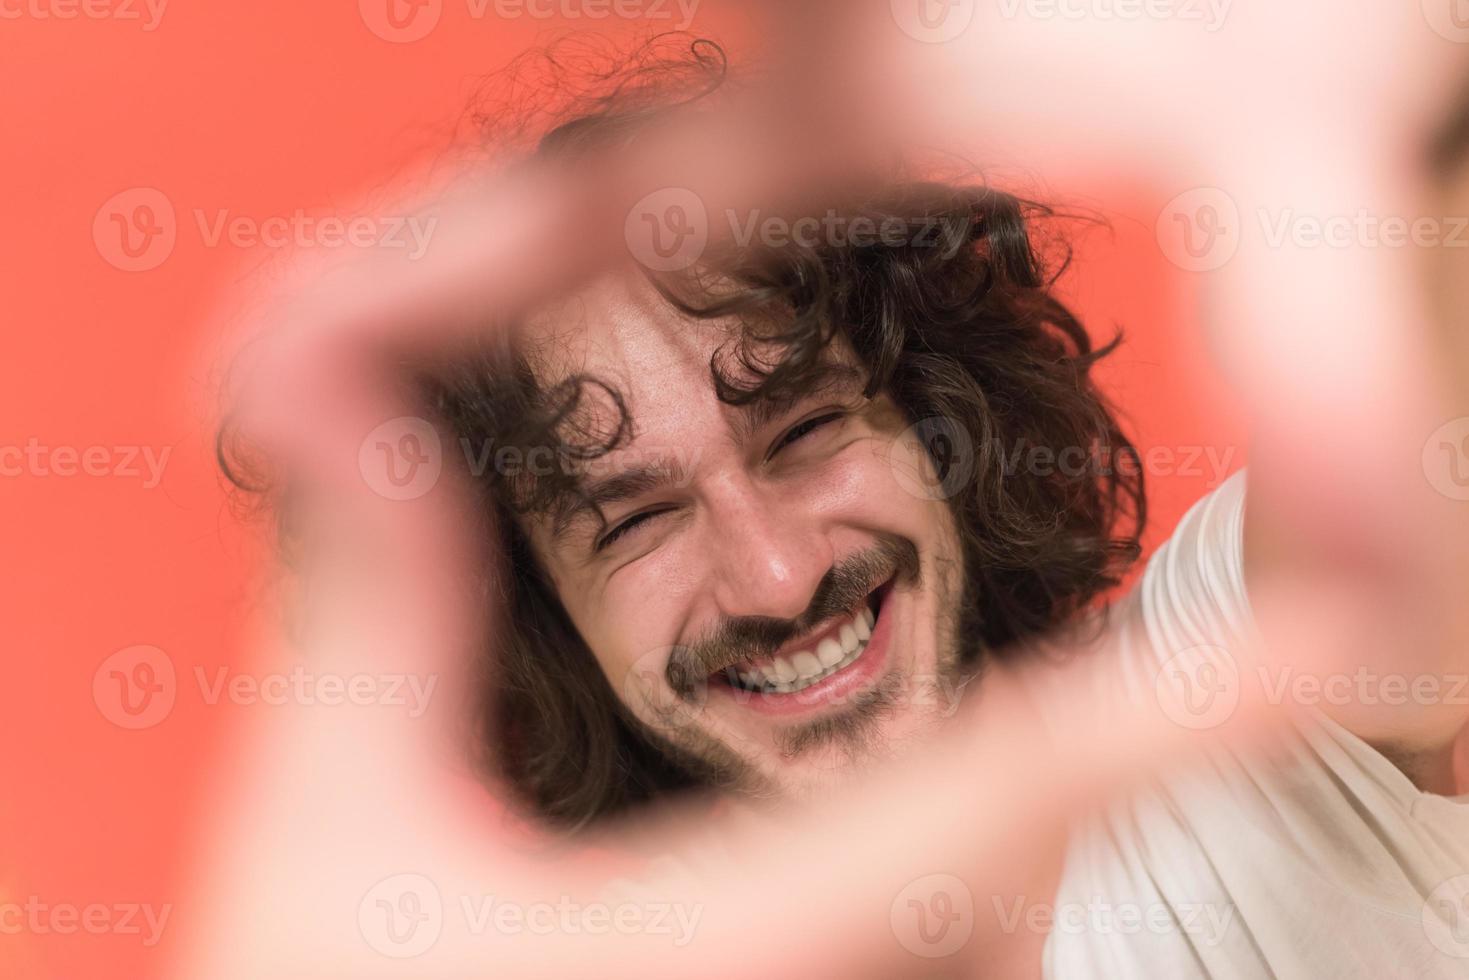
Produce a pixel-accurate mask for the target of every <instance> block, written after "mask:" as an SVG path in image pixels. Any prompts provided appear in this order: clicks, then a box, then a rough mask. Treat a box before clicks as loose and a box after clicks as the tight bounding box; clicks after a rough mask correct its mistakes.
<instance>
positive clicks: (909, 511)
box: [801, 435, 954, 551]
mask: <svg viewBox="0 0 1469 980" xmlns="http://www.w3.org/2000/svg"><path fill="white" fill-rule="evenodd" d="M915 474H916V475H915ZM931 474H932V466H931V465H930V464H929V461H928V457H927V454H926V453H924V452H923V449H922V447H921V446H920V445H919V444H918V443H917V442H914V441H913V440H911V439H909V438H907V437H906V435H905V436H904V437H902V438H898V439H891V438H873V439H866V440H863V441H862V442H860V443H858V444H856V445H853V446H851V447H850V448H849V449H848V450H847V451H846V452H844V453H842V454H841V456H840V457H838V458H837V459H835V460H833V461H832V464H831V465H830V466H828V467H825V468H823V469H822V471H820V472H819V473H816V474H813V475H812V477H811V479H810V481H809V483H808V484H806V485H804V486H803V487H802V488H801V494H802V495H803V496H804V497H805V499H807V500H809V501H811V502H812V504H813V508H814V510H813V516H816V517H819V518H823V519H827V520H830V521H832V522H833V523H835V524H839V525H843V526H847V527H855V528H859V529H861V530H864V531H869V532H877V533H884V534H896V535H900V536H902V537H905V538H908V539H910V540H912V541H913V542H914V543H915V544H917V545H918V546H919V549H920V551H923V550H930V549H935V548H938V549H940V550H944V551H947V550H949V549H948V545H947V541H948V539H949V538H951V537H952V536H953V527H954V524H953V519H952V515H951V513H950V510H949V507H948V505H947V503H946V502H945V501H944V500H943V499H942V497H940V496H938V495H936V494H934V493H932V492H930V490H929V488H931V487H932V486H933V485H934V484H933V481H932V480H931V479H929V477H930V476H931Z"/></svg>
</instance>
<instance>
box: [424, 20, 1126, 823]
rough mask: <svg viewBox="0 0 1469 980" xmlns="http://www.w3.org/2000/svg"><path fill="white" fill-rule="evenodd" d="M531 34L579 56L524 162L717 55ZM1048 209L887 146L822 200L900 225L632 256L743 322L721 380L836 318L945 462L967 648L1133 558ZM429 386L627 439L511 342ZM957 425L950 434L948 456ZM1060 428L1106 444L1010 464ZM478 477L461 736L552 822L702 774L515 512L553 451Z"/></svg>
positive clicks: (583, 381)
mask: <svg viewBox="0 0 1469 980" xmlns="http://www.w3.org/2000/svg"><path fill="white" fill-rule="evenodd" d="M538 57H539V58H541V59H542V60H541V61H539V62H538V64H540V65H541V66H542V68H543V69H545V68H549V81H551V82H552V83H554V84H558V85H559V84H561V83H563V82H565V80H566V78H568V77H571V76H573V75H575V77H577V78H578V79H579V81H578V86H579V88H578V89H577V95H576V97H575V98H574V99H572V100H570V102H569V103H568V105H569V107H570V111H569V112H568V113H565V114H563V116H564V117H563V118H562V119H560V120H559V121H558V122H556V123H555V124H554V125H551V126H549V128H546V129H544V130H543V132H544V135H542V136H541V137H540V139H539V141H538V143H537V144H536V145H535V147H534V148H533V149H532V150H531V151H530V154H531V156H532V158H533V159H542V160H555V159H558V158H562V157H564V156H565V155H566V154H574V153H578V152H580V151H582V150H584V149H585V148H587V147H589V146H592V145H596V144H599V143H601V144H606V143H617V142H619V141H622V140H625V139H626V138H628V135H629V134H631V133H635V132H636V131H637V130H638V128H639V127H641V126H643V125H646V124H648V122H649V121H650V120H653V119H656V118H657V117H658V115H659V114H660V113H662V112H665V111H668V110H669V109H671V108H674V107H677V108H680V109H682V108H685V107H687V106H689V105H690V104H693V103H696V102H697V101H698V100H700V99H704V98H707V97H709V96H710V94H711V93H714V92H715V91H716V90H718V89H719V87H720V85H721V84H723V82H724V80H725V76H726V74H727V66H726V62H725V58H724V55H723V52H722V51H721V49H720V48H719V47H718V46H717V45H715V44H713V43H712V42H708V41H704V40H697V39H695V40H690V39H687V38H681V37H674V38H670V37H668V36H663V37H660V38H657V39H655V40H654V41H653V42H651V43H648V44H645V45H643V46H640V47H639V48H637V49H636V50H634V51H632V52H630V53H628V54H626V55H624V56H622V57H621V58H620V59H619V60H618V61H617V62H616V63H615V64H610V65H607V64H604V65H602V66H601V67H600V68H598V69H596V70H592V71H588V72H584V73H582V74H576V73H575V72H573V71H572V70H571V68H570V67H569V65H568V63H567V62H566V60H565V59H564V56H561V55H557V54H555V53H543V54H541V55H539V56H538ZM589 78H590V81H589V80H588V79H589ZM548 98H549V96H548ZM490 118H491V120H492V121H493V117H490ZM1052 217H1054V215H1053V213H1052V212H1051V211H1050V210H1049V209H1047V208H1046V207H1044V206H1042V205H1039V204H1036V203H1033V202H1028V201H1025V200H1022V199H1020V198H1018V197H1015V196H1012V195H1010V194H1008V193H1005V192H1003V191H1000V190H998V189H995V188H993V187H991V186H988V185H987V184H985V183H984V182H982V181H974V180H971V181H964V180H951V179H949V180H937V179H924V178H921V177H917V176H914V175H912V174H911V173H908V172H905V171H902V170H899V169H895V170H894V172H893V174H892V175H891V177H890V179H888V180H886V181H884V182H883V183H882V184H881V185H880V186H879V187H877V188H876V189H875V190H869V191H867V192H865V193H864V194H862V195H861V198H860V199H859V200H855V201H848V202H845V204H844V205H843V209H842V212H841V218H842V220H843V222H844V223H845V225H846V226H847V227H857V224H858V220H859V219H866V221H867V222H870V225H869V226H870V227H876V228H884V229H889V230H891V229H898V233H896V234H886V233H885V234H883V235H881V236H877V237H875V238H872V239H866V240H862V241H857V240H856V236H852V238H850V239H848V240H845V241H841V242H834V241H822V242H820V243H818V244H810V243H799V242H796V241H790V242H787V243H785V244H782V245H779V246H775V245H771V244H768V243H758V242H757V243H753V244H744V245H740V246H734V245H732V244H729V243H726V244H724V245H723V246H716V247H714V248H711V250H710V251H709V252H708V253H706V254H704V255H703V256H701V258H700V261H699V262H698V264H697V265H696V266H694V267H693V268H691V269H689V270H687V271H683V272H677V273H653V272H648V273H646V274H647V276H648V278H649V279H650V280H651V281H652V283H653V284H654V285H655V286H656V287H657V289H658V291H659V292H660V294H661V295H662V297H663V299H664V300H665V301H666V302H667V303H669V304H670V305H671V306H672V307H673V308H675V309H676V310H678V311H679V312H680V313H682V314H683V315H685V316H688V317H692V318H697V319H722V318H733V322H736V323H738V324H741V325H742V326H741V329H740V331H738V333H737V335H736V336H733V337H732V338H731V340H730V341H729V342H728V343H726V344H725V345H724V346H722V347H721V348H720V349H719V351H718V352H717V353H716V354H715V356H714V357H713V358H712V359H711V361H710V365H709V371H710V383H711V385H713V387H714V390H715V391H716V393H717V395H718V397H719V398H720V399H722V400H723V401H725V402H727V403H730V404H747V403H751V402H755V401H759V400H763V399H791V398H794V397H797V396H798V395H799V394H800V393H801V392H802V391H804V390H807V389H808V388H809V387H810V386H811V385H812V384H813V383H814V382H815V380H816V379H817V378H818V376H819V374H820V372H821V371H822V369H823V366H824V365H825V364H826V363H827V362H828V358H827V356H826V355H827V354H828V353H829V351H830V350H831V348H832V346H833V345H834V344H835V343H838V342H840V343H842V344H844V345H845V346H846V347H847V348H848V349H849V350H850V352H851V353H852V354H854V355H855V356H856V358H857V360H858V361H859V362H860V364H861V367H862V370H863V372H864V374H865V376H866V379H867V380H866V391H865V394H866V395H867V396H869V397H871V396H876V395H879V394H881V395H885V396H887V397H889V398H890V399H891V400H892V401H893V402H894V403H895V404H896V405H897V406H898V408H899V409H900V410H901V411H902V412H903V413H904V415H905V416H906V419H907V421H908V423H911V424H917V425H918V430H917V431H918V432H919V433H920V435H926V436H929V437H932V438H928V439H926V440H925V446H926V448H927V449H928V450H929V452H930V455H931V457H932V458H933V461H934V465H935V469H936V471H937V473H938V475H939V477H940V479H941V480H944V479H945V478H946V477H947V476H948V475H949V474H950V473H951V472H952V468H953V467H954V466H955V465H958V463H959V462H962V472H961V473H959V474H958V475H959V476H961V477H962V479H961V480H960V481H959V482H958V483H957V484H952V485H951V484H950V483H945V494H944V497H945V500H946V503H947V506H948V507H949V508H950V510H951V512H952V515H953V518H954V522H955V524H956V526H957V529H958V535H959V540H960V544H961V551H962V558H963V572H964V595H963V599H962V602H961V608H960V609H959V610H958V619H957V636H958V638H959V640H960V647H961V649H960V651H959V653H960V656H961V658H962V662H963V664H964V666H965V667H966V668H967V669H970V670H974V669H978V667H979V666H980V665H981V664H982V663H983V662H985V661H986V660H987V659H991V658H994V659H1003V658H1006V657H1012V656H1017V655H1019V653H1018V651H1020V650H1022V649H1024V644H1023V642H1022V641H1025V640H1026V639H1028V638H1031V637H1035V636H1036V635H1038V634H1040V633H1043V632H1045V631H1048V630H1050V629H1051V628H1053V627H1055V626H1057V625H1059V624H1061V623H1063V622H1065V621H1067V620H1069V619H1071V618H1072V617H1073V616H1075V614H1077V613H1078V612H1079V611H1081V610H1083V609H1085V608H1087V607H1089V606H1092V605H1094V604H1095V603H1096V602H1097V601H1098V600H1100V599H1101V598H1102V597H1103V596H1104V595H1105V593H1106V592H1107V591H1108V590H1109V589H1110V588H1112V587H1113V586H1115V585H1117V584H1118V583H1119V581H1120V578H1121V576H1122V574H1123V573H1124V571H1125V570H1126V569H1127V568H1128V566H1130V565H1131V564H1132V563H1133V562H1135V561H1136V560H1137V558H1138V556H1139V553H1140V545H1139V538H1140V535H1141V533H1142V529H1143V525H1144V523H1145V520H1146V501H1145V494H1144V485H1143V475H1142V471H1141V467H1139V466H1136V465H1127V460H1128V459H1129V458H1132V459H1133V460H1135V453H1134V450H1133V447H1132V444H1131V443H1130V441H1129V440H1128V438H1127V436H1126V435H1125V434H1124V433H1123V431H1122V429H1121V427H1120V426H1119V424H1118V422H1117V420H1116V418H1115V413H1114V411H1113V410H1112V408H1111V406H1110V405H1109V403H1108V401H1107V400H1106V398H1105V397H1104V396H1103V395H1102V393H1101V392H1100V391H1099V389H1098V387H1097V385H1096V384H1095V382H1094V379H1093V377H1092V373H1091V372H1092V368H1093V366H1094V365H1095V364H1096V362H1097V361H1098V360H1099V359H1100V358H1102V357H1103V356H1105V355H1106V354H1108V353H1109V352H1111V351H1112V350H1113V349H1114V348H1115V347H1116V344H1117V343H1118V339H1119V338H1113V339H1112V340H1111V341H1110V342H1109V343H1107V344H1105V345H1104V346H1100V347H1097V346H1094V345H1093V343H1092V340H1091V338H1090V337H1089V335H1088V333H1087V331H1086V329H1085V328H1084V327H1083V325H1082V323H1081V322H1080V321H1079V320H1078V319H1077V317H1076V316H1075V315H1074V314H1073V313H1072V312H1071V311H1070V310H1069V309H1068V308H1067V307H1066V306H1065V305H1064V304H1063V303H1062V302H1061V301H1060V300H1059V299H1058V298H1057V296H1056V293H1055V290H1054V286H1055V282H1056V278H1057V276H1059V275H1060V273H1061V271H1062V270H1063V269H1064V267H1065V262H1066V259H1067V256H1066V255H1065V254H1064V253H1063V254H1061V255H1060V256H1059V257H1057V256H1044V255H1043V254H1042V252H1043V250H1042V249H1041V248H1040V247H1039V246H1038V245H1037V243H1036V238H1035V235H1034V228H1035V227H1036V225H1037V223H1038V222H1042V221H1045V220H1047V219H1050V218H1052ZM1048 258H1049V261H1048ZM429 387H430V392H431V400H432V403H433V408H434V409H435V410H436V411H437V413H438V415H439V417H440V421H441V422H442V424H444V425H445V426H446V427H448V428H449V429H450V430H451V433H452V435H453V436H455V437H457V438H458V439H460V440H462V441H463V443H464V444H465V445H479V446H487V445H492V444H493V445H497V446H501V447H506V446H513V447H521V448H522V449H527V450H528V449H529V448H532V447H546V446H552V447H555V449H556V452H557V453H558V454H559V455H560V456H561V457H562V458H565V459H571V460H581V461H585V460H591V459H595V458H597V457H599V456H602V455H605V454H607V453H610V452H612V451H614V450H616V449H617V448H618V447H620V446H622V445H623V444H625V443H626V442H627V441H628V440H629V439H630V437H631V423H630V419H629V417H628V413H627V410H626V406H625V404H624V402H623V400H622V397H621V395H620V394H619V393H618V391H617V389H616V387H615V386H614V385H612V384H610V383H609V382H608V381H607V380H606V379H602V378H598V377H595V376H591V375H585V374H582V375H573V376H571V377H568V378H562V379H559V380H556V381H554V382H552V381H548V380H546V379H543V378H541V377H538V374H537V371H536V370H535V368H534V364H533V362H532V359H531V358H530V356H529V355H528V353H527V352H524V351H520V352H516V351H511V352H510V354H509V356H508V357H507V356H506V354H505V352H504V351H497V352H496V353H493V354H492V353H489V352H488V351H487V352H485V353H483V354H472V353H471V354H466V355H465V356H464V357H462V358H459V359H457V360H456V362H455V363H454V364H453V365H451V366H448V367H444V368H442V369H441V370H438V371H437V372H436V373H435V374H434V375H433V377H431V378H430V379H429ZM589 406H597V407H598V409H599V410H598V411H593V412H589V411H588V407H589ZM609 407H610V409H611V412H610V413H609V412H608V411H606V409H607V408H609ZM588 418H595V419H597V420H598V421H597V422H596V424H591V425H588V424H586V423H585V420H586V419H588ZM609 420H610V421H609ZM940 443H942V445H940ZM955 443H960V444H963V445H965V446H967V449H964V450H963V452H964V458H963V460H962V461H956V459H955V458H954V448H955ZM1067 448H1074V449H1075V451H1076V452H1078V453H1080V454H1082V455H1083V456H1084V458H1085V459H1086V460H1087V461H1093V460H1097V459H1106V460H1110V461H1111V465H1105V466H1094V465H1081V466H1071V467H1067V466H1049V467H1029V468H1027V467H1025V466H1019V467H1017V466H1016V459H1017V458H1018V455H1020V454H1022V453H1023V452H1025V451H1027V450H1029V449H1039V450H1043V451H1049V452H1051V453H1059V452H1060V451H1061V450H1063V449H1067ZM476 479H477V480H478V481H479V486H478V489H479V490H480V492H481V494H482V498H481V499H482V501H483V505H484V506H485V507H486V508H487V509H489V510H490V511H492V512H493V514H494V517H495V518H496V519H495V520H494V521H492V522H491V524H492V526H493V527H494V528H495V530H494V532H493V533H495V534H496V535H498V536H499V538H500V540H499V541H498V546H499V549H500V553H501V554H503V555H505V556H507V558H508V561H507V567H508V568H509V569H511V574H510V575H509V576H507V581H506V584H505V590H506V593H507V599H508V610H507V612H508V615H506V616H504V617H501V618H500V619H499V620H498V625H497V626H496V627H495V633H496V635H493V636H491V637H488V642H487V646H486V654H485V655H486V657H487V659H488V662H489V664H490V665H491V666H492V668H493V669H490V670H487V671H486V673H485V678H486V680H485V682H484V690H483V691H482V695H483V700H484V711H483V713H482V722H481V729H480V736H481V740H482V743H483V746H482V747H483V750H484V758H485V760H486V763H487V765H488V766H489V767H490V768H491V771H492V772H493V773H494V774H495V775H496V776H497V777H498V778H499V779H500V780H501V781H503V783H504V784H506V785H508V787H509V788H510V790H511V791H512V793H513V794H514V796H515V797H516V798H517V799H518V800H519V801H521V802H522V803H523V804H525V805H526V806H527V807H528V808H529V809H530V810H531V811H532V812H533V813H534V814H536V815H538V816H540V817H542V818H544V819H546V820H548V821H550V822H552V823H554V824H557V825H561V826H565V827H579V826H583V825H586V824H588V823H590V822H592V821H596V820H600V819H601V818H604V817H607V816H610V815H614V814H620V813H623V812H626V811H627V810H628V809H629V808H631V807H634V806H635V805H637V804H640V803H643V802H646V801H650V800H654V799H659V798H663V797H666V796H668V795H670V794H673V793H676V792H680V791H683V790H687V789H691V788H696V787H700V786H705V785H708V782H709V775H708V774H707V773H705V772H703V771H701V770H700V768H699V766H698V765H697V764H695V762H694V760H691V759H687V758H683V757H681V756H680V754H679V753H678V752H677V751H676V750H675V749H674V748H673V747H672V746H670V745H668V744H665V743H664V742H662V741H661V740H660V739H658V738H657V737H655V736H654V735H652V734H651V733H650V732H648V731H647V730H646V729H645V728H644V727H643V726H642V725H640V724H639V723H638V722H637V720H636V719H635V718H634V717H633V716H632V714H631V712H630V711H629V709H628V708H627V707H626V705H624V704H623V702H622V700H621V699H620V698H619V697H618V694H617V692H616V691H615V690H614V688H613V686H612V684H611V683H609V681H608V679H607V677H606V676H605V674H604V673H603V672H602V671H601V669H600V668H599V666H598V664H597V661H596V659H595V658H594V657H593V655H592V652H591V651H590V649H589V648H588V647H587V644H586V643H585V642H584V640H583V639H582V638H581V637H580V636H579V634H578V632H577V630H576V629H575V627H574V626H573V624H572V623H571V620H570V618H569V616H568V615H567V612H566V610H565V608H564V606H563V605H562V603H561V601H560V599H559V597H558V596H557V594H556V590H555V588H554V586H553V585H552V583H551V580H550V578H549V576H548V575H547V574H546V573H545V571H544V569H543V567H542V565H541V563H540V561H539V560H538V558H537V555H536V554H535V552H534V551H533V549H532V547H531V545H530V541H529V538H528V536H527V533H526V519H527V518H528V517H533V516H540V515H545V514H548V513H554V512H555V510H556V509H557V508H558V507H564V506H565V504H566V501H567V500H568V499H569V498H570V497H572V496H574V495H575V494H576V493H577V492H578V483H577V480H576V475H575V467H552V468H550V472H547V473H545V474H542V475H538V476H537V477H536V478H535V479H527V478H526V476H525V474H524V473H523V472H516V473H508V472H503V471H496V470H495V468H493V467H491V468H487V470H486V472H484V473H482V474H479V475H477V476H476Z"/></svg>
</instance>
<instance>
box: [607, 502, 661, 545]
mask: <svg viewBox="0 0 1469 980" xmlns="http://www.w3.org/2000/svg"><path fill="white" fill-rule="evenodd" d="M670 509H671V508H667V507H665V508H664V509H663V510H645V511H643V512H642V513H641V514H634V515H633V516H631V517H629V518H628V519H627V520H625V521H623V522H622V523H621V524H619V525H617V526H616V527H614V528H613V529H612V530H610V531H608V532H607V533H606V534H604V535H602V537H601V538H600V539H599V540H598V541H597V543H596V545H595V546H594V548H593V550H595V551H601V550H603V549H604V548H606V547H607V546H609V545H611V544H612V543H613V542H614V541H617V540H618V539H619V538H621V537H622V536H623V535H625V534H627V533H628V532H630V531H635V530H637V529H638V528H639V527H641V526H642V525H644V524H646V523H647V522H648V521H649V520H651V519H652V518H654V517H657V516H659V515H660V514H666V513H668V511H669V510H670Z"/></svg>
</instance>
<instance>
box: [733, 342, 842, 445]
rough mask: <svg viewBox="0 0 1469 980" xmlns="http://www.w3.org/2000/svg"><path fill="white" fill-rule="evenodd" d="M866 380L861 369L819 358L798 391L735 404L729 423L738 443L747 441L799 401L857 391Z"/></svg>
mask: <svg viewBox="0 0 1469 980" xmlns="http://www.w3.org/2000/svg"><path fill="white" fill-rule="evenodd" d="M865 380H866V377H865V375H864V374H863V373H862V372H861V371H859V370H858V369H857V368H855V367H853V366H852V365H850V364H846V363H843V362H841V361H822V362H820V363H818V364H815V365H813V366H812V367H811V368H810V369H809V370H808V371H807V372H806V373H805V374H804V375H803V376H802V379H801V386H800V389H799V390H796V391H791V392H787V393H783V394H780V395H771V396H769V397H766V398H759V399H756V400H755V401H753V402H750V403H749V404H746V405H739V406H736V407H737V408H738V409H739V411H738V413H737V414H736V415H735V418H734V421H733V423H732V425H733V427H734V431H735V436H736V438H738V439H739V440H740V441H741V442H747V441H749V440H750V439H752V438H753V437H754V436H755V434H756V433H757V432H759V431H760V430H761V429H763V428H765V427H766V426H767V425H769V424H770V423H771V422H773V421H775V420H776V419H778V418H779V417H780V416H782V415H784V414H785V413H786V412H789V411H790V410H791V409H793V408H795V407H796V406H797V405H799V404H800V403H801V402H803V401H809V400H811V399H812V398H818V397H820V396H821V395H828V394H839V393H851V392H852V391H854V390H857V391H860V390H861V388H862V385H863V383H864V381H865Z"/></svg>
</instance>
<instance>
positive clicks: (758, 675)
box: [716, 579, 892, 695]
mask: <svg viewBox="0 0 1469 980" xmlns="http://www.w3.org/2000/svg"><path fill="white" fill-rule="evenodd" d="M891 587H892V580H891V579H890V580H888V581H887V582H885V583H884V584H883V585H881V586H879V587H878V588H876V589H875V590H873V591H872V592H871V593H869V594H868V596H867V598H866V599H865V600H864V601H863V602H862V603H861V604H860V605H859V606H858V607H857V609H855V610H854V611H852V612H851V613H849V614H848V615H846V616H844V617H841V618H839V619H835V620H833V621H832V622H831V623H830V625H828V626H827V627H826V628H825V629H823V630H822V631H821V632H820V633H818V634H815V635H814V636H812V637H810V638H809V639H807V640H804V641H802V644H801V646H800V647H799V648H797V649H793V650H785V651H782V652H781V653H778V654H776V655H774V656H770V657H761V658H757V659H754V660H748V661H743V662H741V663H737V664H735V665H733V666H731V667H728V668H726V669H724V670H722V671H719V672H718V673H717V675H716V676H717V677H719V678H721V679H722V680H723V681H724V682H725V683H727V684H728V685H729V686H730V687H732V688H735V689H736V690H741V691H748V692H751V693H756V694H769V695H782V694H787V695H788V694H798V693H800V692H803V691H806V690H808V689H810V688H812V687H815V686H816V685H818V684H820V683H821V682H822V681H825V680H826V679H827V678H829V677H831V676H832V675H834V674H837V673H840V672H841V671H844V670H846V669H847V668H849V667H851V666H852V665H853V664H855V663H857V662H858V661H859V660H861V659H862V656H863V654H865V653H866V652H867V650H868V647H869V646H870V645H871V644H872V639H873V633H874V630H876V629H877V621H878V617H879V616H880V615H881V613H882V605H883V600H884V599H885V598H886V597H887V594H888V592H889V591H891Z"/></svg>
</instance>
